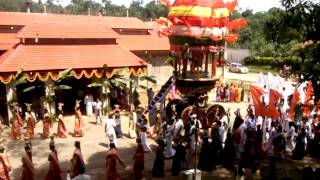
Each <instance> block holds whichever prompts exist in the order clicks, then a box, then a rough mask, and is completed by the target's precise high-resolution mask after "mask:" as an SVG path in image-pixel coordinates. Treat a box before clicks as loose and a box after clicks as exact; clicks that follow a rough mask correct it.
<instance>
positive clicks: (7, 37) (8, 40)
mask: <svg viewBox="0 0 320 180" xmlns="http://www.w3.org/2000/svg"><path fill="white" fill-rule="evenodd" d="M16 36H17V34H16V33H0V50H8V49H11V48H12V47H13V46H15V45H16V44H17V43H19V41H20V40H19V38H16Z"/></svg>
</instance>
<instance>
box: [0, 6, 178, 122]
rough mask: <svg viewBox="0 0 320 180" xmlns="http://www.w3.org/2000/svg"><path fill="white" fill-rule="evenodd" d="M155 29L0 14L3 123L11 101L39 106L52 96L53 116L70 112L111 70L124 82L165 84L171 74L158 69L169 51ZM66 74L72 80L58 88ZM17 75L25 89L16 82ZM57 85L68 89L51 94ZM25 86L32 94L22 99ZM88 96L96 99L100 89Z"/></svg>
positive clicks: (131, 21)
mask: <svg viewBox="0 0 320 180" xmlns="http://www.w3.org/2000/svg"><path fill="white" fill-rule="evenodd" d="M157 28H158V27H157V25H155V24H154V23H145V22H143V21H141V20H139V19H137V18H132V17H106V16H84V15H66V14H47V13H16V12H0V82H1V83H0V94H1V97H0V101H1V102H0V104H1V105H0V113H1V116H2V117H3V119H4V120H5V121H6V120H8V119H10V118H11V117H12V115H11V112H10V106H9V104H10V103H12V102H13V101H15V100H17V101H18V102H19V104H21V106H22V107H23V105H22V104H23V103H26V102H28V103H33V105H34V106H41V105H40V103H39V101H40V99H41V98H43V97H46V96H47V95H48V94H50V93H53V94H55V96H56V100H55V101H50V102H51V103H53V104H52V106H51V107H52V111H53V112H54V110H55V107H56V104H57V103H58V102H60V101H63V103H65V109H66V110H69V112H72V109H73V107H74V102H75V100H76V99H82V100H83V97H84V95H85V94H87V93H88V89H89V88H88V86H87V85H88V84H90V83H91V82H93V80H94V79H101V78H105V77H111V76H112V74H113V73H114V72H116V71H117V69H123V68H126V71H127V72H125V74H126V76H128V77H129V76H131V77H137V76H140V75H154V76H156V79H157V80H158V82H159V83H158V84H161V83H162V82H165V81H166V80H167V79H168V78H169V77H170V73H171V71H172V68H171V66H170V65H164V60H165V58H166V57H167V56H168V52H169V49H170V45H169V41H168V39H167V38H159V37H158V35H157ZM103 65H107V66H108V71H107V72H106V70H105V69H104V68H103ZM66 69H71V73H70V74H71V76H72V77H71V78H69V79H68V80H62V82H61V81H60V77H61V74H62V72H64V71H65V70H66ZM164 70H165V71H168V72H167V73H166V72H165V73H164ZM20 74H22V75H23V77H24V78H25V80H26V81H27V83H23V84H19V83H18V82H17V80H18V79H17V76H18V75H20ZM158 74H162V75H161V76H158ZM57 84H66V85H68V86H71V87H72V89H71V90H65V91H62V92H61V91H53V92H52V87H53V86H55V85H57ZM30 86H33V87H35V88H34V90H33V91H32V93H30V92H31V91H30V92H26V93H24V91H25V89H27V88H28V87H30ZM90 93H92V94H93V95H94V97H98V94H99V93H101V88H100V90H99V88H91V89H90ZM7 105H8V106H7ZM7 123H8V121H7Z"/></svg>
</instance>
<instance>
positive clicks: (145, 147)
mask: <svg viewBox="0 0 320 180" xmlns="http://www.w3.org/2000/svg"><path fill="white" fill-rule="evenodd" d="M142 118H143V124H142V127H141V129H140V130H141V131H140V138H141V144H142V146H143V150H144V152H145V153H147V152H151V148H150V146H149V144H148V137H147V130H148V128H149V125H148V119H147V117H146V115H143V116H142Z"/></svg>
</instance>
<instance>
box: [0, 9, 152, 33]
mask: <svg viewBox="0 0 320 180" xmlns="http://www.w3.org/2000/svg"><path fill="white" fill-rule="evenodd" d="M32 23H47V24H48V23H54V24H70V25H90V24H91V25H105V26H109V27H110V28H114V29H150V27H149V26H147V25H146V24H145V23H144V22H143V21H141V20H140V19H138V18H135V17H110V16H85V15H70V14H46V13H20V12H0V25H28V24H32Z"/></svg>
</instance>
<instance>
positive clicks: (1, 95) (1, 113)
mask: <svg viewBox="0 0 320 180" xmlns="http://www.w3.org/2000/svg"><path fill="white" fill-rule="evenodd" d="M6 99H7V98H6V85H5V84H2V83H1V84H0V120H1V121H2V123H4V124H7V123H8V111H7V101H6Z"/></svg>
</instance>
